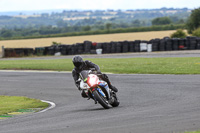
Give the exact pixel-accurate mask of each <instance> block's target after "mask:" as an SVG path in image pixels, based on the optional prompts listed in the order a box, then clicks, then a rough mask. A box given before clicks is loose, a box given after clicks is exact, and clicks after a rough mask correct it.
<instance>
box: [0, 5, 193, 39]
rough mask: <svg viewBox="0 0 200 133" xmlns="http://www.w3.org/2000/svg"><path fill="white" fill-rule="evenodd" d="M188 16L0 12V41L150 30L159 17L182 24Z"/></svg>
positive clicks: (164, 11)
mask: <svg viewBox="0 0 200 133" xmlns="http://www.w3.org/2000/svg"><path fill="white" fill-rule="evenodd" d="M190 14H191V9H188V8H177V9H176V8H160V9H138V10H131V9H129V10H41V11H16V12H0V39H1V37H3V38H11V37H24V36H40V35H50V34H61V33H71V32H93V31H102V30H103V32H110V30H114V29H119V28H120V29H124V28H126V29H128V28H138V27H139V28H140V27H149V26H152V20H153V19H155V18H160V17H167V19H168V20H169V19H170V23H168V24H171V25H179V24H181V25H184V23H185V22H186V21H187V19H188V17H189V16H190ZM167 29H168V28H167ZM171 29H174V28H173V26H172V27H171ZM90 34H91V33H90Z"/></svg>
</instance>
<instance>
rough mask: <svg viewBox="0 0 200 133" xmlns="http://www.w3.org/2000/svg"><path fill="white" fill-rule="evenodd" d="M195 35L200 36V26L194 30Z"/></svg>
mask: <svg viewBox="0 0 200 133" xmlns="http://www.w3.org/2000/svg"><path fill="white" fill-rule="evenodd" d="M192 35H193V36H197V37H200V27H199V28H198V29H196V30H194V31H193V32H192Z"/></svg>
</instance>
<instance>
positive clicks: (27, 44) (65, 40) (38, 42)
mask: <svg viewBox="0 0 200 133" xmlns="http://www.w3.org/2000/svg"><path fill="white" fill-rule="evenodd" d="M173 32H175V31H174V30H170V31H151V32H136V33H118V34H104V35H88V36H74V37H58V38H40V39H24V40H5V41H0V47H2V46H4V47H5V48H35V47H43V46H50V45H52V42H58V43H62V44H74V43H82V42H83V41H85V40H89V41H92V42H110V41H125V40H128V41H134V40H151V39H154V38H163V37H166V36H170V35H171V34H172V33H173ZM1 51H2V50H1V48H0V52H1Z"/></svg>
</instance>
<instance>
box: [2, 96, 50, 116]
mask: <svg viewBox="0 0 200 133" xmlns="http://www.w3.org/2000/svg"><path fill="white" fill-rule="evenodd" d="M48 106H49V105H48V103H44V102H41V101H40V100H37V99H31V98H27V97H18V96H0V115H5V114H7V113H10V112H15V111H18V110H19V109H32V108H41V109H44V108H47V107H48Z"/></svg>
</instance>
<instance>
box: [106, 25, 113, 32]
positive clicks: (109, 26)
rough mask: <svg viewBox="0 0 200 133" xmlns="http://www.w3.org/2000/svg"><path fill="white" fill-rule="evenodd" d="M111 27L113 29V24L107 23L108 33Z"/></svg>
mask: <svg viewBox="0 0 200 133" xmlns="http://www.w3.org/2000/svg"><path fill="white" fill-rule="evenodd" d="M111 27H112V24H111V23H107V24H106V29H107V31H108V32H109V31H110V29H111Z"/></svg>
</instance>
